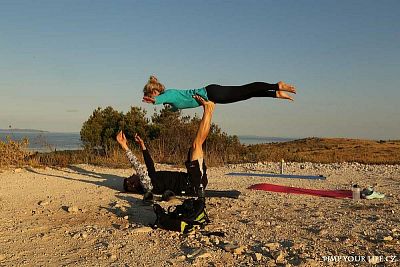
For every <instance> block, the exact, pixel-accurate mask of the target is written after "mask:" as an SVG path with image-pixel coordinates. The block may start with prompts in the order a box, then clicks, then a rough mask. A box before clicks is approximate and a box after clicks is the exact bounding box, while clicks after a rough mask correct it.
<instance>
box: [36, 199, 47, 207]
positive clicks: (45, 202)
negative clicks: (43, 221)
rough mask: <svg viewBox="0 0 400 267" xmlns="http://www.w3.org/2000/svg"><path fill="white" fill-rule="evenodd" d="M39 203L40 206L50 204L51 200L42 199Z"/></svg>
mask: <svg viewBox="0 0 400 267" xmlns="http://www.w3.org/2000/svg"><path fill="white" fill-rule="evenodd" d="M38 205H39V206H47V205H49V202H48V201H47V200H42V201H39V202H38Z"/></svg>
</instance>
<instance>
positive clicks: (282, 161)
mask: <svg viewBox="0 0 400 267" xmlns="http://www.w3.org/2000/svg"><path fill="white" fill-rule="evenodd" d="M284 164H285V161H284V160H283V159H282V160H281V174H283V166H284Z"/></svg>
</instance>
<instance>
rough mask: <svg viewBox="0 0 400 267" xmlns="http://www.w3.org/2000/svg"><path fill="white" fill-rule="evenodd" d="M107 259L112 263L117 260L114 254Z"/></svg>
mask: <svg viewBox="0 0 400 267" xmlns="http://www.w3.org/2000/svg"><path fill="white" fill-rule="evenodd" d="M108 257H109V259H110V260H112V261H115V260H116V259H117V255H115V254H110V255H109V256H108Z"/></svg>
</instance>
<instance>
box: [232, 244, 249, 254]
mask: <svg viewBox="0 0 400 267" xmlns="http://www.w3.org/2000/svg"><path fill="white" fill-rule="evenodd" d="M245 249H246V247H245V246H240V247H237V248H234V249H233V253H234V254H236V255H241V254H242V253H243V252H244V251H245Z"/></svg>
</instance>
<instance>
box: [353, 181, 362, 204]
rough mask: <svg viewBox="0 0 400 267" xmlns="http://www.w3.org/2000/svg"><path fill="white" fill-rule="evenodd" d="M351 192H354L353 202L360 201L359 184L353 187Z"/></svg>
mask: <svg viewBox="0 0 400 267" xmlns="http://www.w3.org/2000/svg"><path fill="white" fill-rule="evenodd" d="M351 191H352V192H353V200H360V195H361V189H360V187H359V186H358V185H357V184H355V185H353V187H352V188H351Z"/></svg>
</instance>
